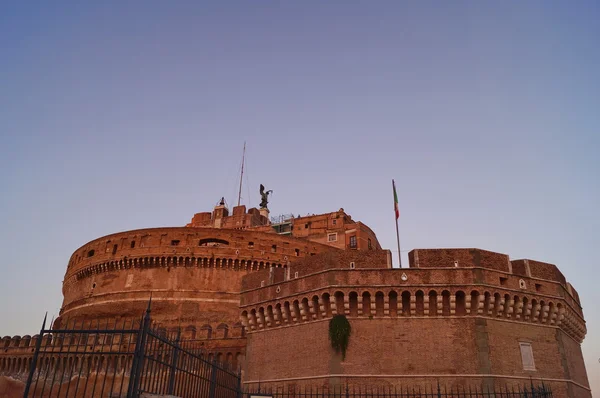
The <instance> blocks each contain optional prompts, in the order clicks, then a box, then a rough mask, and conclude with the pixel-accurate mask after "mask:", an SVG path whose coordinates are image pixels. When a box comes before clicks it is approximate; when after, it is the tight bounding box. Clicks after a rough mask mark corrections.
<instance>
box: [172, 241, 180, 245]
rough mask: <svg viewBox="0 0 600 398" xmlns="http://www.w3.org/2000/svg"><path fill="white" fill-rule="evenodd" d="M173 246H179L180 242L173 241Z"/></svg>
mask: <svg viewBox="0 0 600 398" xmlns="http://www.w3.org/2000/svg"><path fill="white" fill-rule="evenodd" d="M171 246H179V240H172V241H171Z"/></svg>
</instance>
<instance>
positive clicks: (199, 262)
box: [75, 256, 287, 279]
mask: <svg viewBox="0 0 600 398" xmlns="http://www.w3.org/2000/svg"><path fill="white" fill-rule="evenodd" d="M148 267H198V268H226V269H230V270H236V271H242V270H243V271H258V270H261V269H268V268H272V267H275V268H281V267H283V268H286V267H287V265H286V264H282V263H279V262H271V261H259V260H254V259H239V258H212V257H175V256H174V257H136V258H126V259H122V260H118V261H107V262H104V263H100V264H94V265H90V266H89V267H86V268H84V269H82V270H80V271H78V272H77V273H76V274H75V277H76V279H81V278H85V277H88V276H91V275H94V274H98V273H101V272H108V271H116V270H121V269H129V268H148Z"/></svg>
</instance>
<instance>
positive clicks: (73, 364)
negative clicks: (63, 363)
mask: <svg viewBox="0 0 600 398" xmlns="http://www.w3.org/2000/svg"><path fill="white" fill-rule="evenodd" d="M82 323H83V321H82ZM76 329H77V321H74V322H73V327H72V331H71V336H74V334H75V330H76ZM71 338H72V339H73V338H74V337H71ZM78 344H79V342H77V344H75V358H73V363H72V364H71V365H70V366H69V376H68V377H67V392H66V393H65V397H68V396H69V390H70V389H71V378H72V377H73V368H74V366H75V359H76V358H77V349H78V348H79V347H78ZM71 346H72V344H71V342H69V344H68V346H67V347H68V348H67V363H68V362H69V354H70V353H71Z"/></svg>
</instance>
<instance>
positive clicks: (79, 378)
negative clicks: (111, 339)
mask: <svg viewBox="0 0 600 398" xmlns="http://www.w3.org/2000/svg"><path fill="white" fill-rule="evenodd" d="M84 328H85V321H81V330H84ZM82 336H86V335H85V334H83V333H80V335H79V337H78V341H77V352H78V353H79V346H80V345H81V337H82ZM86 351H87V339H86V340H85V344H84V345H83V353H82V355H81V361H79V372H78V374H77V384H76V385H75V393H74V394H73V395H74V396H77V391H79V381H80V380H81V370H82V369H83V364H84V362H85V353H86Z"/></svg>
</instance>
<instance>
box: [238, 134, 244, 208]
mask: <svg viewBox="0 0 600 398" xmlns="http://www.w3.org/2000/svg"><path fill="white" fill-rule="evenodd" d="M245 159H246V141H244V152H243V153H242V172H241V173H240V190H239V194H238V204H237V205H238V206H239V205H240V201H241V200H242V178H243V177H244V160H245Z"/></svg>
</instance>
